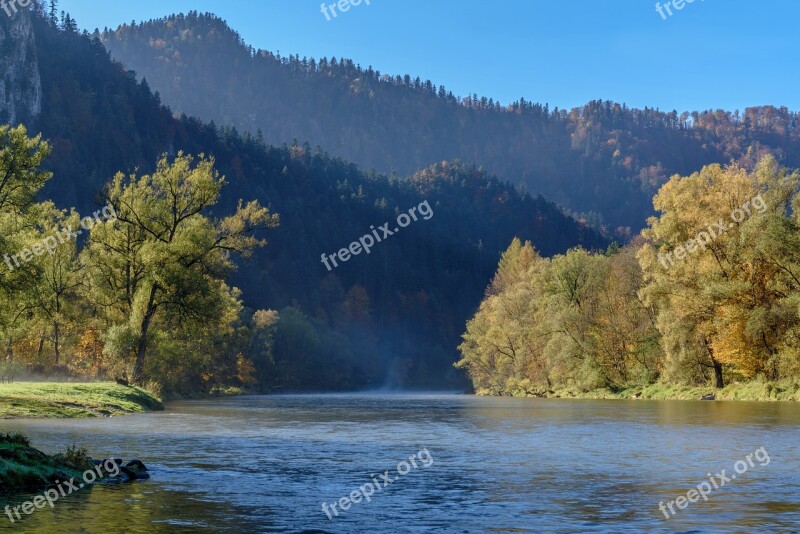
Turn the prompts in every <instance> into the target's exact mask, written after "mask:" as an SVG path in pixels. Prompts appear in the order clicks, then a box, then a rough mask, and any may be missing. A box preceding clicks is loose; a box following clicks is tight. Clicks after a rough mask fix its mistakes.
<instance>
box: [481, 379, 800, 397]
mask: <svg viewBox="0 0 800 534" xmlns="http://www.w3.org/2000/svg"><path fill="white" fill-rule="evenodd" d="M478 394H479V395H489V394H491V393H490V392H488V391H479V392H478ZM708 394H714V396H715V400H742V401H800V382H797V381H792V380H782V381H779V382H759V381H753V382H744V383H738V382H737V383H732V384H728V385H727V386H725V387H724V388H722V389H715V388H713V387H692V386H676V385H666V384H651V385H649V386H644V387H632V388H627V389H623V390H621V391H611V390H610V389H595V390H591V391H582V390H578V389H571V388H563V389H558V390H554V391H548V392H546V393H531V392H528V393H524V392H520V394H519V395H514V396H519V397H546V398H565V399H631V400H632V399H650V400H699V399H700V398H701V397H702V396H703V395H708Z"/></svg>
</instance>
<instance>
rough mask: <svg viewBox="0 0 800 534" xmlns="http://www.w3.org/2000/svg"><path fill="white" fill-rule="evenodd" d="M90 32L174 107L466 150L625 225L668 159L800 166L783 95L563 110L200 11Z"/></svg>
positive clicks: (361, 151) (394, 149) (584, 212)
mask: <svg viewBox="0 0 800 534" xmlns="http://www.w3.org/2000/svg"><path fill="white" fill-rule="evenodd" d="M99 37H101V38H102V41H103V43H104V44H105V45H106V46H107V47H108V49H109V50H110V51H111V53H112V55H113V56H114V57H115V58H116V59H118V60H120V61H121V62H122V63H124V64H125V65H126V66H127V67H128V68H130V69H133V70H135V71H136V72H137V74H138V76H139V78H146V79H147V81H148V82H149V83H150V84H151V86H152V87H153V89H154V90H157V91H158V92H159V93H160V95H161V97H162V99H163V100H164V102H165V103H166V104H167V105H169V106H170V108H171V109H172V110H173V111H174V112H176V113H187V114H191V115H194V116H197V117H199V118H200V119H202V120H214V121H216V122H217V123H219V124H226V125H232V126H235V127H236V128H238V129H239V130H240V131H249V132H251V133H252V134H253V135H255V134H256V132H258V131H259V130H260V131H261V132H262V135H263V137H264V139H265V140H266V142H267V143H273V144H280V143H283V142H286V141H287V140H291V139H298V140H300V142H303V141H306V140H307V141H308V142H310V143H311V145H312V146H316V145H319V146H321V147H323V148H324V149H325V150H327V151H328V152H330V153H333V154H336V155H338V156H341V157H343V158H345V159H347V160H349V161H354V162H356V163H358V164H360V165H362V166H363V167H366V168H375V169H377V170H380V171H384V172H391V171H393V170H394V171H397V172H398V173H399V174H400V175H402V176H405V175H409V174H411V173H413V172H415V171H416V170H417V169H419V168H422V167H426V166H428V165H430V164H432V163H435V162H439V161H442V160H453V159H460V160H462V161H466V162H474V163H475V164H477V165H481V166H484V167H485V168H486V170H487V171H488V172H490V173H491V174H495V175H497V176H500V177H501V178H503V179H507V180H510V181H512V182H513V183H515V184H523V185H524V186H526V187H527V189H528V190H529V191H530V192H532V193H534V194H537V193H539V194H542V195H543V196H544V197H545V198H548V199H549V200H552V201H555V202H557V203H559V204H560V205H562V206H564V207H566V208H568V209H570V210H572V211H573V212H575V213H578V214H580V215H581V216H583V217H585V218H586V219H587V221H589V222H590V223H591V224H593V225H595V226H598V227H599V226H600V225H601V224H602V225H604V226H605V229H606V230H607V231H608V233H609V234H612V235H616V236H618V237H620V238H623V239H627V238H629V237H631V236H632V235H635V234H636V233H637V232H638V230H640V229H641V228H642V227H643V226H644V224H645V219H646V218H647V217H648V216H649V215H651V214H652V204H651V199H652V197H653V195H654V194H655V192H656V191H657V190H658V188H659V187H660V186H661V185H663V184H664V183H665V182H666V180H667V179H668V178H669V177H670V176H671V175H673V174H675V173H679V174H682V175H687V174H690V173H692V172H694V171H696V170H697V169H700V168H702V167H703V166H704V165H706V164H710V163H727V162H730V161H731V160H735V161H741V162H743V163H748V164H752V163H753V162H754V161H755V160H756V159H757V158H758V157H759V156H760V155H761V154H762V153H763V152H767V151H769V152H772V153H774V154H775V155H776V157H777V158H778V160H779V161H780V162H781V163H783V164H785V165H787V166H789V167H797V166H800V148H798V147H799V146H800V143H798V141H800V132H798V128H797V114H796V113H793V112H790V111H789V110H787V109H786V108H775V107H771V106H764V107H755V108H748V109H747V110H744V111H743V112H742V113H739V112H729V111H722V110H708V111H698V112H691V113H688V112H687V113H679V112H676V111H659V110H655V109H648V108H645V109H630V108H627V107H626V106H625V105H624V104H620V103H613V102H601V101H596V102H590V103H588V104H587V105H585V106H583V107H581V108H576V109H572V110H565V109H558V108H551V107H549V106H548V105H546V104H535V103H532V102H530V101H526V100H524V99H520V100H519V101H518V102H514V103H510V104H509V103H503V104H500V103H498V102H495V101H494V100H492V99H491V98H487V97H479V96H478V95H459V96H457V95H453V94H452V93H451V92H450V91H448V90H447V89H446V88H445V87H443V86H441V85H437V84H435V83H433V82H432V81H430V80H420V79H419V78H416V77H414V76H413V73H411V74H408V73H384V72H380V71H378V70H376V68H378V67H379V66H364V65H358V64H356V63H355V62H354V61H356V60H357V58H352V59H347V58H324V57H323V58H306V57H303V58H301V57H297V56H294V55H290V56H288V57H282V56H280V55H277V54H274V53H272V52H269V51H265V50H254V49H253V48H252V47H250V46H248V45H247V44H246V43H244V42H243V41H242V39H241V38H240V36H239V35H238V34H237V33H236V32H235V31H234V30H232V29H231V28H229V27H228V26H227V24H226V23H225V22H224V21H223V20H221V19H219V18H217V17H215V16H213V15H210V14H198V13H197V12H190V13H189V14H187V15H182V14H181V15H174V16H170V17H167V18H165V19H159V20H152V21H148V22H144V23H140V24H131V25H123V26H121V27H120V28H118V29H116V30H113V31H112V30H106V31H104V32H102V34H100V35H99ZM620 68H626V67H624V66H622V67H620Z"/></svg>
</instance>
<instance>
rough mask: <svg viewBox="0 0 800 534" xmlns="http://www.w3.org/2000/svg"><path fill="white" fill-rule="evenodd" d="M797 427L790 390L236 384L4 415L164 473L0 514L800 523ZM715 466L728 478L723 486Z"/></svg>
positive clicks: (450, 527) (472, 522) (77, 528)
mask: <svg viewBox="0 0 800 534" xmlns="http://www.w3.org/2000/svg"><path fill="white" fill-rule="evenodd" d="M798 425H800V405H797V404H791V403H750V402H700V401H697V402H688V401H594V400H558V399H551V400H543V399H508V398H480V397H474V396H467V395H444V394H426V395H406V394H397V395H383V394H346V395H283V396H268V397H239V398H229V399H221V400H217V399H215V400H205V401H189V402H175V403H171V404H169V405H168V406H167V410H166V411H165V412H162V413H153V414H144V415H134V416H128V417H115V418H107V419H90V420H38V421H33V420H29V421H0V432H7V431H22V432H24V433H26V434H28V435H29V436H30V437H31V439H32V440H33V444H34V446H36V447H38V448H40V449H42V450H44V451H45V452H48V453H53V452H56V451H57V450H59V449H62V448H63V446H64V445H65V444H67V443H78V444H82V445H84V446H86V447H87V448H89V452H90V453H91V454H92V455H93V456H95V457H106V456H114V457H124V458H133V457H136V458H139V459H141V460H142V461H144V462H145V464H147V466H148V467H149V469H150V472H151V475H152V479H151V480H150V481H146V482H137V483H134V484H124V485H96V486H94V487H91V488H87V489H84V490H80V491H78V492H77V493H74V494H73V495H69V496H68V497H66V498H62V499H61V500H60V501H58V502H56V503H55V507H54V508H52V509H51V508H49V507H48V508H45V509H42V510H36V511H34V512H33V514H32V515H30V516H25V518H24V519H23V521H22V522H21V523H20V522H17V523H16V524H14V525H12V524H11V523H10V521H9V520H8V519H7V517H6V516H0V529H12V530H18V531H24V532H89V533H95V532H97V533H108V532H112V533H113V532H134V533H139V532H141V533H145V532H146V533H150V532H248V533H250V532H371V533H377V532H564V533H567V532H569V533H572V532H675V531H694V532H742V531H771V532H787V531H798V530H800V431H799V429H800V426H798ZM762 447H763V449H762ZM757 450H759V452H757V453H756V452H754V451H757ZM748 454H750V460H749V462H748V461H747V455H748ZM403 462H405V463H404V464H403ZM737 462H739V463H737ZM737 468H738V470H739V471H741V472H740V473H738V474H737V470H736V469H737ZM398 469H399V470H400V472H405V473H404V474H400V473H399V472H398ZM723 469H725V470H726V473H725V474H721V473H720V471H721V470H723ZM386 471H389V473H388V479H392V482H391V483H390V484H387V479H386V478H383V479H382V478H381V476H380V475H381V474H384V475H385V474H386ZM718 473H719V474H720V475H722V477H725V478H729V479H730V480H728V481H727V482H725V484H724V485H721V486H720V483H719V482H721V480H722V478H721V477H717V476H716V475H717V474H718ZM708 474H710V475H711V477H712V478H713V483H714V485H717V486H719V487H717V488H716V489H714V488H713V486H712V482H711V481H710V480H709V475H708ZM733 474H736V476H737V478H735V479H733V478H731V475H733ZM704 482H706V483H707V484H706V485H707V486H708V487H709V488H710V491H704V493H705V495H706V498H707V500H705V499H703V498H702V497H698V495H697V492H695V493H694V494H689V497H690V498H694V501H696V502H689V501H688V500H683V501H679V504H683V505H684V506H683V509H680V508H679V507H678V503H676V504H674V505H673V507H672V510H674V512H675V514H674V515H672V514H671V513H670V512H669V508H667V507H666V505H667V503H669V502H672V501H675V500H676V499H677V498H678V497H680V496H684V497H686V496H687V492H689V490H692V489H693V488H694V489H696V488H697V487H698V485H701V484H702V483H704ZM382 484H387V485H386V486H385V487H381V486H382ZM362 487H363V488H364V489H363V490H360V489H359V488H362ZM369 488H373V491H372V492H371V493H372V494H371V495H370V498H369V501H367V500H366V499H365V498H364V497H365V494H366V493H370V489H369ZM701 489H704V486H702V485H701ZM354 491H355V492H356V494H355V495H351V493H353V492H354ZM359 492H360V493H359ZM347 496H350V497H351V498H352V500H351V501H345V502H344V507H346V508H347V510H344V509H343V505H342V503H341V502H340V500H341V499H342V498H343V497H347ZM31 497H32V496H27V497H24V498H21V499H16V500H15V502H14V503H12V505H13V504H19V502H21V501H22V500H25V499H29V498H31ZM354 501H360V502H354ZM662 501H663V502H664V510H666V512H663V511H661V510H660V509H659V503H661V502H662ZM323 503H327V504H328V508H327V510H328V512H327V514H326V512H325V511H323V506H322V504H323ZM331 503H337V505H338V506H337V507H336V508H335V509H334V513H331V507H330V504H331ZM0 504H2V505H3V506H5V504H6V503H5V502H3V501H0ZM328 514H330V516H331V519H328ZM337 514H338V515H337ZM665 514H666V515H669V516H670V517H669V519H667V518H666V517H665Z"/></svg>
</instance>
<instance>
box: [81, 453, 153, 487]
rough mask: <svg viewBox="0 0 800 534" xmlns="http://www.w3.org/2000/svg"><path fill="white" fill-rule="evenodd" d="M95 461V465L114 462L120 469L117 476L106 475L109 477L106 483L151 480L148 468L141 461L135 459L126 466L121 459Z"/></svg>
mask: <svg viewBox="0 0 800 534" xmlns="http://www.w3.org/2000/svg"><path fill="white" fill-rule="evenodd" d="M93 461H94V462H95V465H97V464H98V463H99V464H103V465H106V463H107V462H114V464H115V465H117V466H118V467H119V474H117V475H115V476H110V473H106V474H107V475H108V476H107V477H106V478H105V480H104V482H106V483H124V482H132V481H134V480H147V479H149V478H150V474H149V473H148V472H147V467H146V466H145V465H144V463H142V461H141V460H137V459H133V460H130V461H129V462H127V463H125V464H124V465H123V460H122V459H121V458H107V459H105V460H93Z"/></svg>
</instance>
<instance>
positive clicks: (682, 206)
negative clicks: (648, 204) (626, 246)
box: [639, 157, 800, 388]
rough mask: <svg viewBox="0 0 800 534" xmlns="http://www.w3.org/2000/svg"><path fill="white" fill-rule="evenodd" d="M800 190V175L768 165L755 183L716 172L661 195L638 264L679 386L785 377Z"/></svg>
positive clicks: (752, 177)
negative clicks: (794, 204) (781, 367)
mask: <svg viewBox="0 0 800 534" xmlns="http://www.w3.org/2000/svg"><path fill="white" fill-rule="evenodd" d="M798 183H800V175H798V174H797V173H795V174H791V175H790V174H789V173H787V172H786V171H784V170H781V169H780V168H779V167H778V166H777V164H776V162H775V160H774V159H773V158H772V157H765V158H763V159H762V160H761V161H760V162H759V164H758V166H757V168H756V170H755V171H754V172H752V173H750V172H748V171H747V170H746V169H744V168H743V167H741V166H738V165H730V166H728V167H724V168H723V167H721V166H719V165H710V166H707V167H705V168H703V169H702V170H701V171H700V172H698V173H694V174H692V175H691V176H688V177H680V176H674V177H673V178H671V179H670V181H669V182H668V183H667V184H665V185H664V186H663V187H662V188H661V190H660V191H659V193H658V194H657V195H656V197H655V199H654V206H655V207H656V209H657V210H658V211H659V212H661V215H660V216H659V217H653V218H651V219H650V220H649V221H648V223H649V228H648V229H646V230H645V231H644V232H643V234H644V235H645V237H646V238H648V239H649V243H647V244H645V246H643V247H642V249H641V251H640V253H639V260H640V263H641V266H642V269H643V271H644V275H645V286H644V288H643V296H644V297H645V299H646V300H647V301H648V302H650V303H652V304H654V305H656V306H657V308H658V319H657V321H658V325H659V330H660V331H661V333H662V336H663V342H664V350H665V351H666V353H667V362H666V364H667V369H666V371H667V372H668V374H669V375H670V377H671V378H673V379H674V378H676V377H678V376H680V375H683V376H684V377H687V378H689V379H690V380H705V377H706V370H707V369H708V370H712V371H713V374H714V385H715V386H716V387H718V388H721V387H723V385H724V383H725V380H724V371H725V370H726V369H728V370H729V371H730V372H731V373H734V374H736V375H739V376H743V377H752V376H754V375H755V374H758V373H762V372H765V371H767V370H768V368H770V367H773V370H772V372H771V376H772V377H776V376H777V374H776V372H777V371H776V367H775V366H776V361H777V360H776V358H777V355H778V353H779V351H780V348H781V347H782V346H784V344H785V341H786V340H787V339H792V338H794V337H795V335H796V325H797V318H796V314H797V310H796V308H795V309H794V311H793V313H787V312H789V311H790V309H791V307H792V305H791V304H790V303H791V302H793V301H794V299H795V298H796V292H797V289H798V285H797V280H796V279H795V278H794V276H795V273H797V263H796V259H797V254H796V249H794V246H795V242H793V238H792V236H793V235H794V234H795V232H796V226H795V225H796V223H795V222H794V221H793V219H790V218H789V215H788V212H789V205H790V203H791V199H792V198H793V197H794V196H795V195H796V191H797V187H798ZM793 249H794V250H793ZM668 254H672V255H671V256H670V255H668ZM775 327H777V330H776V328H775ZM787 333H792V335H790V336H788V337H787V335H786V334H787Z"/></svg>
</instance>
